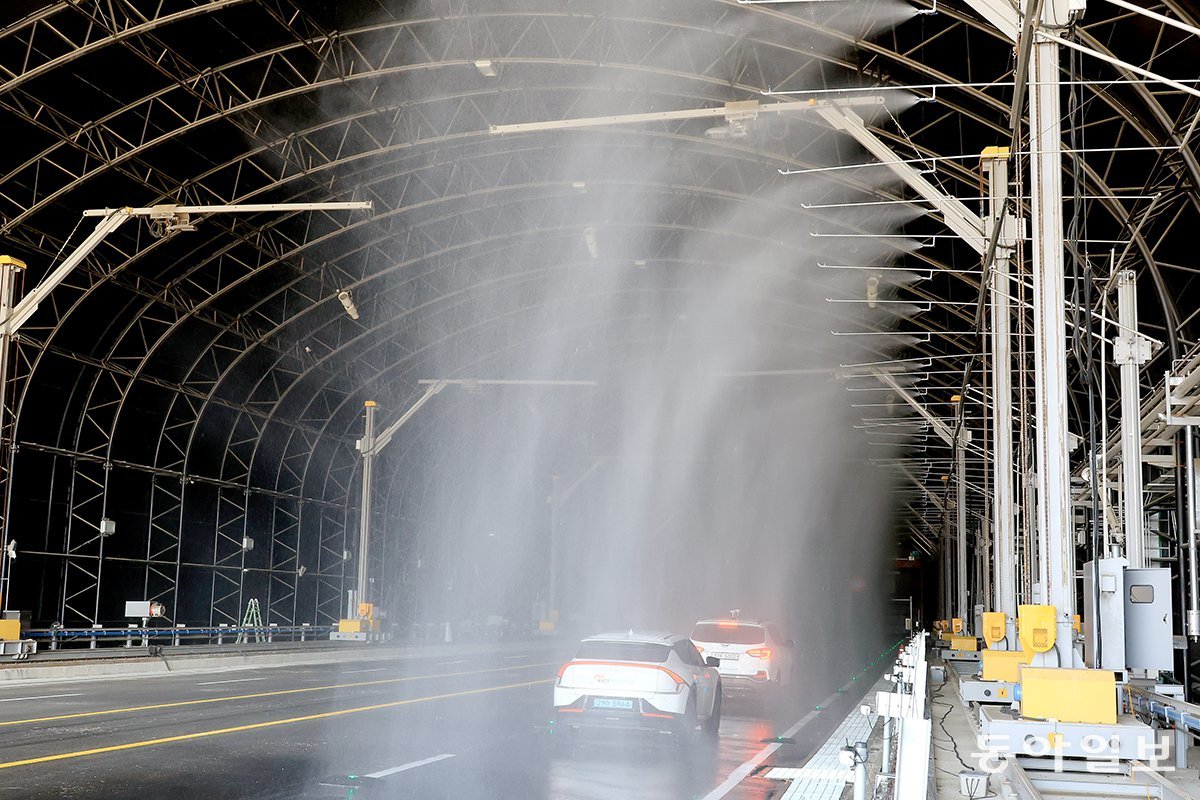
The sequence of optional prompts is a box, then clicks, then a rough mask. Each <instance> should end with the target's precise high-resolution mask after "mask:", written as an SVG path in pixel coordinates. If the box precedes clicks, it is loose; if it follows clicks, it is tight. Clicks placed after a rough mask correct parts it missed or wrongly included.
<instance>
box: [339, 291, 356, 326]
mask: <svg viewBox="0 0 1200 800" xmlns="http://www.w3.org/2000/svg"><path fill="white" fill-rule="evenodd" d="M337 297H338V300H340V301H341V303H342V308H344V309H346V313H347V314H348V315H350V319H358V306H356V305H354V295H352V294H350V290H349V289H342V290H341V291H340V292H338V296H337Z"/></svg>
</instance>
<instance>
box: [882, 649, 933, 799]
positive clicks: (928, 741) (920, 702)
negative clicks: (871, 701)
mask: <svg viewBox="0 0 1200 800" xmlns="http://www.w3.org/2000/svg"><path fill="white" fill-rule="evenodd" d="M927 636H928V635H927V634H926V633H924V632H921V633H917V634H916V635H915V636H913V637H912V639H910V640H909V642H908V644H906V645H905V646H904V647H902V648H901V650H900V654H899V656H898V657H897V658H896V663H895V665H894V666H893V667H892V670H891V672H890V675H889V678H890V680H891V681H892V683H893V684H894V687H895V688H894V689H893V690H892V691H890V692H877V693H876V696H875V709H876V713H878V714H879V715H880V716H881V717H884V718H885V726H886V730H887V732H886V736H887V742H888V748H889V750H890V748H891V743H892V741H895V742H896V745H895V746H896V756H895V758H896V765H895V779H894V781H893V794H892V796H893V797H894V798H895V800H925V798H927V797H929V796H930V794H931V788H930V784H931V776H932V774H933V771H932V769H931V763H930V762H931V758H932V736H933V727H932V720H930V719H929V715H928V702H929V684H928V681H929V662H928V658H927V655H926V653H927V649H928V641H927ZM890 757H891V753H890V752H889V753H888V754H887V755H886V756H885V765H886V763H887V762H888V761H889V760H890Z"/></svg>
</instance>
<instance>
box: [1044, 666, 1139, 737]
mask: <svg viewBox="0 0 1200 800" xmlns="http://www.w3.org/2000/svg"><path fill="white" fill-rule="evenodd" d="M1021 716H1023V717H1033V718H1035V719H1053V720H1058V721H1059V722H1085V723H1091V724H1097V725H1114V724H1116V722H1117V679H1116V675H1115V674H1114V673H1113V672H1110V671H1108V670H1103V669H1063V668H1061V667H1028V666H1027V667H1022V668H1021Z"/></svg>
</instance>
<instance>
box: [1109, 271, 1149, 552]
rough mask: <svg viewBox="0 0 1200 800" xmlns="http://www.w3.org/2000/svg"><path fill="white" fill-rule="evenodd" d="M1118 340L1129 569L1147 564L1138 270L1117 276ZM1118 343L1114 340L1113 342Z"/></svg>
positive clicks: (1122, 458) (1142, 361) (1122, 468)
mask: <svg viewBox="0 0 1200 800" xmlns="http://www.w3.org/2000/svg"><path fill="white" fill-rule="evenodd" d="M1117 322H1118V323H1119V324H1120V326H1121V329H1120V330H1119V331H1117V337H1116V338H1117V340H1118V341H1121V342H1122V343H1123V345H1124V346H1123V347H1122V348H1121V350H1122V351H1123V352H1118V353H1114V358H1113V360H1114V361H1116V362H1117V363H1119V364H1120V365H1121V497H1122V500H1123V501H1124V502H1123V503H1122V506H1123V508H1124V512H1125V519H1124V523H1125V558H1127V559H1128V560H1129V567H1130V569H1141V568H1143V567H1145V566H1146V533H1145V530H1144V529H1143V519H1142V516H1143V513H1142V419H1141V417H1142V391H1141V386H1140V385H1139V384H1138V368H1139V367H1140V366H1141V364H1142V363H1144V362H1145V360H1146V359H1145V358H1144V357H1142V354H1141V348H1140V346H1139V345H1140V344H1141V337H1140V336H1138V333H1137V325H1138V318H1137V273H1135V272H1134V271H1133V270H1131V269H1127V270H1122V271H1121V273H1120V274H1119V275H1118V276H1117ZM1114 345H1115V342H1114Z"/></svg>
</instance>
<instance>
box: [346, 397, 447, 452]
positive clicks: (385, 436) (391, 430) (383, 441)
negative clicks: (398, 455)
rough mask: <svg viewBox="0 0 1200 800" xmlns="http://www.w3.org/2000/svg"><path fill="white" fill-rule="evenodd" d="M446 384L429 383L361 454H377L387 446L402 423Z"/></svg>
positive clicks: (410, 417)
mask: <svg viewBox="0 0 1200 800" xmlns="http://www.w3.org/2000/svg"><path fill="white" fill-rule="evenodd" d="M446 386H447V382H446V381H434V382H433V383H431V384H429V387H428V388H427V389H425V393H424V394H423V395H421V396H420V397H418V398H417V401H416V402H415V403H413V404H412V405H411V406H409V407H408V410H407V411H405V412H404V413H403V414H401V415H400V418H399V419H397V420H396V421H395V422H393V423H392V424H391V425H388V426H387V427H386V428H384V429H383V431H382V432H381V433H380V434H379V435H378V436H376V437H375V442H374V444H373V445H372V446H371V447H370V449H369V451H364V452H363V455H367V453H368V452H369V453H370V454H371V455H378V454H379V451H381V450H382V449H383V448H385V447H387V446H388V444H389V443H390V442H391V441H392V438H393V437H394V436H395V435H396V431H398V430H400V428H401V427H402V426H403V425H404V423H406V422H408V421H409V420H410V419H412V416H413V414H416V413H417V412H418V411H420V410H421V406H423V405H425V403H427V402H428V401H429V398H431V397H433V396H434V395H435V394H437V393H438V392H440V391H441V390H442V389H445V388H446Z"/></svg>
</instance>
